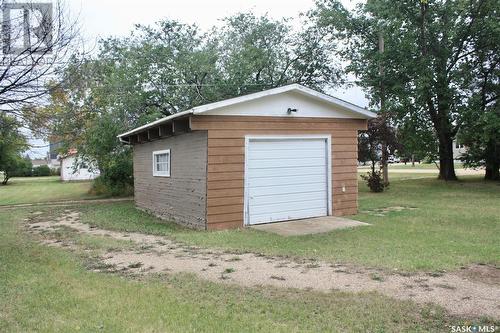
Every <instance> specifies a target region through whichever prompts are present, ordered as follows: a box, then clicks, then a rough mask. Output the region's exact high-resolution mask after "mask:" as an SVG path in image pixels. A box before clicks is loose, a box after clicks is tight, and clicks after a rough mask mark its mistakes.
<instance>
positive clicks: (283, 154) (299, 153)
mask: <svg viewBox="0 0 500 333" xmlns="http://www.w3.org/2000/svg"><path fill="white" fill-rule="evenodd" d="M323 149H324V148H323ZM323 149H303V150H298V149H288V150H284V149H273V150H257V151H251V152H250V153H251V154H252V156H253V157H254V159H261V160H267V159H271V160H274V159H284V158H287V159H293V158H307V157H318V156H321V155H322V154H323V151H322V150H323Z"/></svg>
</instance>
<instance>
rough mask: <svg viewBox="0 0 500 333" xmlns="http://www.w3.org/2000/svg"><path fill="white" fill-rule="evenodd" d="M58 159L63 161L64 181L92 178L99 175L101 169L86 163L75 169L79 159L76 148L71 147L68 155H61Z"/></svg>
mask: <svg viewBox="0 0 500 333" xmlns="http://www.w3.org/2000/svg"><path fill="white" fill-rule="evenodd" d="M58 159H59V160H60V161H61V180H62V181H77V180H91V179H94V178H96V177H97V176H99V170H97V169H96V168H95V169H94V168H92V169H90V168H89V167H88V166H86V165H84V166H80V167H79V168H78V169H76V170H75V169H74V166H75V161H76V159H77V150H76V149H70V150H69V151H68V153H67V154H66V155H59V156H58Z"/></svg>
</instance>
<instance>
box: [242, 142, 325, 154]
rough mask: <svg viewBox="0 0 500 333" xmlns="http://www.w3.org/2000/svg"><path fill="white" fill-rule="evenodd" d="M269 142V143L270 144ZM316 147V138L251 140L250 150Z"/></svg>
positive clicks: (307, 148) (306, 148)
mask: <svg viewBox="0 0 500 333" xmlns="http://www.w3.org/2000/svg"><path fill="white" fill-rule="evenodd" d="M270 143H271V144H270ZM316 148H318V140H317V139H310V140H308V139H300V140H287V139H285V140H253V141H252V144H251V146H250V147H249V150H250V151H255V150H286V149H291V150H297V149H299V150H300V149H303V150H309V149H316Z"/></svg>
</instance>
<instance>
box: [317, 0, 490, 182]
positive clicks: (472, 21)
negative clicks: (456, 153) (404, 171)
mask: <svg viewBox="0 0 500 333" xmlns="http://www.w3.org/2000/svg"><path fill="white" fill-rule="evenodd" d="M498 6H500V4H499V2H498V1H496V0H479V1H461V0H454V1H452V0H450V1H444V0H435V1H428V0H401V1H389V0H369V1H367V2H366V3H364V4H362V5H360V6H358V8H357V10H356V11H355V12H353V13H350V12H348V11H347V10H346V9H345V8H344V7H343V6H342V5H341V3H340V2H339V1H337V0H319V1H318V3H317V8H316V10H315V11H314V12H313V13H312V15H313V16H315V17H316V18H317V22H318V25H319V26H321V27H324V28H326V29H328V31H329V33H330V34H331V35H332V36H333V37H334V38H336V39H340V40H342V42H343V43H342V44H338V45H345V47H343V48H340V50H339V52H338V54H339V55H340V56H342V57H343V58H344V59H346V60H348V61H350V63H349V66H348V68H347V70H348V71H349V72H352V73H354V74H356V75H357V76H358V77H360V78H361V84H362V86H364V87H365V88H366V89H367V90H368V91H370V92H371V96H372V99H373V102H375V103H379V102H380V100H381V98H384V99H385V112H387V113H389V114H390V115H391V116H392V117H394V118H395V119H397V120H404V119H405V118H406V117H408V116H410V118H413V116H412V114H425V117H427V118H428V119H429V121H430V123H432V126H433V129H434V132H435V136H436V140H437V142H438V146H439V161H440V164H439V168H440V173H439V177H440V178H441V179H445V180H454V179H456V175H455V171H454V164H453V149H452V144H453V139H454V138H455V136H456V134H457V132H458V130H459V128H460V126H461V125H462V121H463V114H464V112H465V111H464V110H465V109H467V108H468V107H469V106H470V105H471V103H472V101H471V96H470V95H468V94H467V93H465V91H464V90H463V89H462V84H463V78H464V76H465V75H466V74H467V73H466V72H465V71H464V66H463V64H465V63H467V62H471V61H472V62H474V59H475V58H477V57H478V55H479V53H480V52H481V48H480V45H478V44H477V43H474V36H475V34H476V32H477V31H480V30H481V28H482V27H484V26H489V25H491V21H492V20H491V17H496V20H497V22H498ZM490 32H491V33H493V34H495V35H498V33H499V31H498V28H496V29H494V28H492V29H490ZM381 36H383V39H384V43H385V49H384V52H383V53H380V52H379V40H380V37H381ZM380 66H383V69H384V70H383V71H380ZM381 86H383V87H384V89H383V90H382V89H380V87H381Z"/></svg>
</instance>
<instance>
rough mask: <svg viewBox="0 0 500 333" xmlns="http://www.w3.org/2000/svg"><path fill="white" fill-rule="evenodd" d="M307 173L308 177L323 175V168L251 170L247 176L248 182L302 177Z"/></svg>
mask: <svg viewBox="0 0 500 333" xmlns="http://www.w3.org/2000/svg"><path fill="white" fill-rule="evenodd" d="M305 172H307V174H308V175H314V174H324V173H325V167H324V166H308V167H286V168H274V169H264V168H263V169H252V170H251V172H250V173H248V175H247V179H248V180H253V179H271V178H273V177H287V176H302V175H304V173H305Z"/></svg>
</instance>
